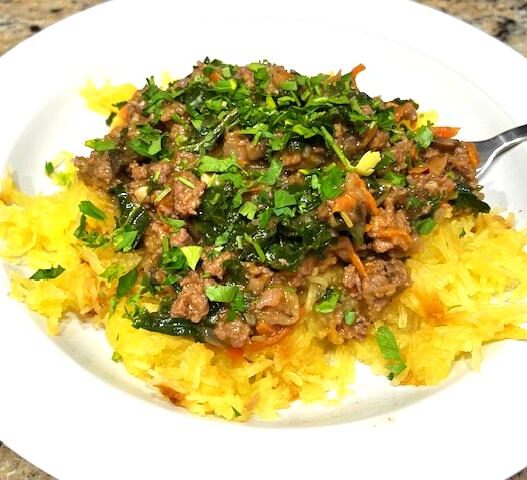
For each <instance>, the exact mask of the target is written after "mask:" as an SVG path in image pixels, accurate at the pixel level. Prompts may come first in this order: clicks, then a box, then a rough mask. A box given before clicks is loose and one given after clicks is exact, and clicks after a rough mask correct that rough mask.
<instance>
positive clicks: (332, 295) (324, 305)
mask: <svg viewBox="0 0 527 480" xmlns="http://www.w3.org/2000/svg"><path fill="white" fill-rule="evenodd" d="M339 298H340V292H339V291H338V290H335V289H334V288H330V289H329V290H328V291H327V292H326V293H325V294H324V296H323V297H322V300H321V301H320V302H318V303H317V304H316V305H315V312H318V313H331V312H332V311H333V310H335V307H336V306H337V303H338V301H339Z"/></svg>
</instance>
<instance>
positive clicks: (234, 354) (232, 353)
mask: <svg viewBox="0 0 527 480" xmlns="http://www.w3.org/2000/svg"><path fill="white" fill-rule="evenodd" d="M226 351H227V355H228V356H229V358H230V359H231V360H234V361H239V360H241V359H242V358H243V348H235V347H227V348H226Z"/></svg>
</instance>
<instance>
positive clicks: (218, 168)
mask: <svg viewBox="0 0 527 480" xmlns="http://www.w3.org/2000/svg"><path fill="white" fill-rule="evenodd" d="M233 167H234V168H238V163H237V162H236V159H235V158H234V157H230V158H215V157H210V156H208V155H203V156H202V157H201V158H200V160H199V165H198V170H199V172H200V173H212V172H214V173H224V172H227V171H229V170H230V169H231V168H233Z"/></svg>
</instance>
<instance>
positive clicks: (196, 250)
mask: <svg viewBox="0 0 527 480" xmlns="http://www.w3.org/2000/svg"><path fill="white" fill-rule="evenodd" d="M180 249H181V251H182V252H183V255H184V256H185V258H186V260H187V265H188V266H189V267H190V268H191V269H192V270H196V265H197V264H198V262H199V260H200V258H201V252H202V251H203V247H198V246H196V245H192V246H188V247H180Z"/></svg>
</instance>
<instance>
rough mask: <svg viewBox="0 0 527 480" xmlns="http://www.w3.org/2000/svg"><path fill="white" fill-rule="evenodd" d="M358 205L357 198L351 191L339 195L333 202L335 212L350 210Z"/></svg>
mask: <svg viewBox="0 0 527 480" xmlns="http://www.w3.org/2000/svg"><path fill="white" fill-rule="evenodd" d="M356 206H357V200H356V199H355V198H354V197H352V196H351V195H350V194H349V193H343V194H342V195H339V196H338V197H337V198H336V199H335V201H334V202H333V211H334V212H349V211H350V210H353V209H354V208H355V207H356Z"/></svg>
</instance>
